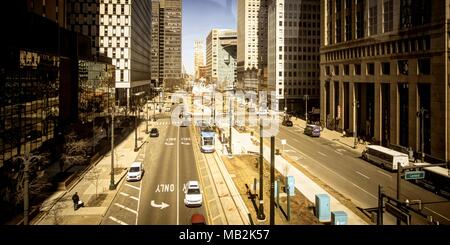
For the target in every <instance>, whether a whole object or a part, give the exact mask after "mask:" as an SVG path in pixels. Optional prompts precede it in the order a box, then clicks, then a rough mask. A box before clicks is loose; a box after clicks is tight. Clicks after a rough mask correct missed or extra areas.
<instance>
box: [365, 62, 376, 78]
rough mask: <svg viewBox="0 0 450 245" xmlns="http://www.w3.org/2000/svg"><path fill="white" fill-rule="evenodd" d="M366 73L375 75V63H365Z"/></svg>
mask: <svg viewBox="0 0 450 245" xmlns="http://www.w3.org/2000/svg"><path fill="white" fill-rule="evenodd" d="M367 75H372V76H373V75H375V64H374V63H367Z"/></svg>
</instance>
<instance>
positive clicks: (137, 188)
mask: <svg viewBox="0 0 450 245" xmlns="http://www.w3.org/2000/svg"><path fill="white" fill-rule="evenodd" d="M125 185H126V186H128V187H131V188H134V189H136V190H139V191H140V190H141V188H139V187H136V186H133V185H130V184H125Z"/></svg>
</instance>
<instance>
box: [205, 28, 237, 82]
mask: <svg viewBox="0 0 450 245" xmlns="http://www.w3.org/2000/svg"><path fill="white" fill-rule="evenodd" d="M236 39H237V37H236V31H235V30H230V29H212V30H211V32H210V33H209V35H208V37H207V38H206V67H207V69H208V71H207V75H206V81H207V82H208V83H212V84H215V85H216V86H217V87H218V88H219V89H225V88H226V87H232V86H233V82H234V81H235V77H236V55H237V54H236V45H237V40H236Z"/></svg>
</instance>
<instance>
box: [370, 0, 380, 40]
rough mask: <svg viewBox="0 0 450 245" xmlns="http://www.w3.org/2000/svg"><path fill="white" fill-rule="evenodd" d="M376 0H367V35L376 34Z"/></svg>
mask: <svg viewBox="0 0 450 245" xmlns="http://www.w3.org/2000/svg"><path fill="white" fill-rule="evenodd" d="M377 1H378V0H370V1H369V36H372V35H375V34H377Z"/></svg>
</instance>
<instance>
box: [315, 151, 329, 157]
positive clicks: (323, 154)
mask: <svg viewBox="0 0 450 245" xmlns="http://www.w3.org/2000/svg"><path fill="white" fill-rule="evenodd" d="M317 153H319V154H320V155H322V156H324V157H326V156H327V155H326V154H325V153H322V152H320V151H318V152H317Z"/></svg>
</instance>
